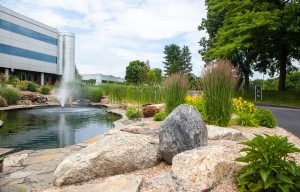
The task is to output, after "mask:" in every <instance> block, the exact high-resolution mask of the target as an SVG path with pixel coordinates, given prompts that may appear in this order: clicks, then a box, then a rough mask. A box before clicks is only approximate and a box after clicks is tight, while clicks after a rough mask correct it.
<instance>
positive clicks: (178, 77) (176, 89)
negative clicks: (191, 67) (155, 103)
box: [162, 73, 189, 113]
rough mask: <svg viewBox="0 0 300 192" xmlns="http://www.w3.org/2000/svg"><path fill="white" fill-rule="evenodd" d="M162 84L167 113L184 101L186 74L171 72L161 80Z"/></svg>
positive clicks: (186, 86) (187, 86)
mask: <svg viewBox="0 0 300 192" xmlns="http://www.w3.org/2000/svg"><path fill="white" fill-rule="evenodd" d="M162 86H163V96H164V100H165V103H166V112H167V113H171V112H172V111H173V109H175V108H176V107H177V106H178V105H180V104H183V103H185V97H186V95H187V92H188V88H189V85H188V79H187V75H185V74H182V73H177V74H172V75H170V77H168V78H167V79H166V80H165V81H164V82H163V85H162Z"/></svg>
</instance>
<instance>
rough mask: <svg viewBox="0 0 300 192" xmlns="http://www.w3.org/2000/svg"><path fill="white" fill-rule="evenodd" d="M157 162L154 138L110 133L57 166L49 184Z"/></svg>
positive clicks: (101, 175) (75, 181)
mask: <svg viewBox="0 0 300 192" xmlns="http://www.w3.org/2000/svg"><path fill="white" fill-rule="evenodd" d="M160 161H161V158H160V155H159V148H158V139H154V138H153V137H150V136H147V135H140V134H131V133H127V132H124V131H119V130H111V131H110V132H108V133H106V134H104V135H103V136H101V138H100V139H99V140H98V141H97V142H95V143H93V144H92V145H90V146H88V147H86V148H84V149H82V150H81V151H80V152H78V153H76V154H73V155H71V156H69V157H67V158H66V159H64V161H63V162H62V163H61V164H60V165H59V166H58V167H57V169H56V170H55V172H54V177H53V184H54V185H56V186H61V185H68V184H75V183H80V182H83V181H88V180H91V179H94V178H97V177H106V176H111V175H117V174H122V173H128V172H131V171H134V170H137V169H144V168H150V167H153V166H155V165H157V164H158V163H159V162H160Z"/></svg>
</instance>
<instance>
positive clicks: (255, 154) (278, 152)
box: [236, 135, 300, 192]
mask: <svg viewBox="0 0 300 192" xmlns="http://www.w3.org/2000/svg"><path fill="white" fill-rule="evenodd" d="M241 144H244V145H246V146H247V147H246V148H243V149H241V151H240V152H245V153H246V155H245V156H243V157H239V158H237V159H236V161H238V162H243V163H247V165H245V166H243V167H242V168H241V169H240V170H239V171H238V173H239V175H238V177H237V178H236V183H237V185H238V186H239V191H284V192H286V191H299V190H300V169H299V167H298V166H297V165H296V163H295V162H294V161H292V160H288V155H289V153H294V152H300V150H299V149H298V148H296V147H295V146H294V145H293V144H291V143H289V142H288V139H287V137H281V136H270V135H265V136H261V135H256V136H255V137H254V138H253V139H252V140H251V141H246V142H242V143H241Z"/></svg>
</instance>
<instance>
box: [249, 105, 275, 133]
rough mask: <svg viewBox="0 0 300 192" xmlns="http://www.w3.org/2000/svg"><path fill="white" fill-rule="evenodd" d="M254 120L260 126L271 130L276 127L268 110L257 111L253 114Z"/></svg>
mask: <svg viewBox="0 0 300 192" xmlns="http://www.w3.org/2000/svg"><path fill="white" fill-rule="evenodd" d="M254 118H255V119H256V120H257V121H258V124H259V125H260V126H264V127H269V128H273V127H275V126H276V125H277V122H276V120H275V118H274V115H273V113H272V112H271V111H270V110H268V109H257V110H256V111H255V113H254Z"/></svg>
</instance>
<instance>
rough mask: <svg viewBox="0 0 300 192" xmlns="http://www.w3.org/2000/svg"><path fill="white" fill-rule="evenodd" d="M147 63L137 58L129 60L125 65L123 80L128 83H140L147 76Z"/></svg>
mask: <svg viewBox="0 0 300 192" xmlns="http://www.w3.org/2000/svg"><path fill="white" fill-rule="evenodd" d="M148 70H149V69H148V68H147V65H146V64H145V63H144V62H142V61H139V60H135V61H131V62H130V63H129V65H128V66H127V67H126V75H125V80H126V82H127V83H129V84H142V83H144V82H145V80H146V78H147V71H148Z"/></svg>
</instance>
